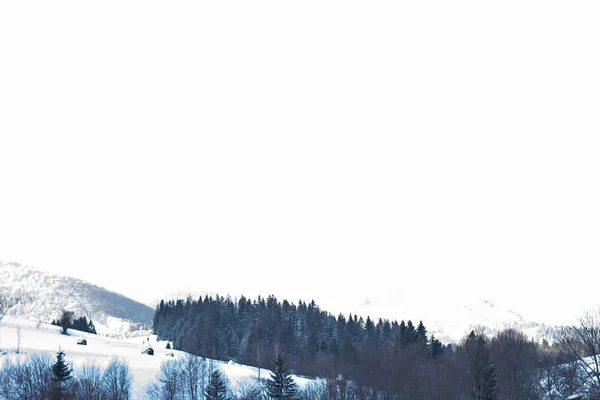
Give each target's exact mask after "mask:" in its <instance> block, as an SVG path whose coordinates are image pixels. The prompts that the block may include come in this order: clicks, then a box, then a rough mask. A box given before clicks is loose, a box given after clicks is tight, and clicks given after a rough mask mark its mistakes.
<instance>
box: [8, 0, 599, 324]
mask: <svg viewBox="0 0 600 400" xmlns="http://www.w3.org/2000/svg"><path fill="white" fill-rule="evenodd" d="M415 3H418V4H415ZM599 20H600V5H599V3H598V2H595V1H593V2H592V1H590V2H564V1H560V2H559V1H539V2H538V1H536V2H533V1H502V2H481V1H468V2H465V1H459V2H449V1H439V2H427V1H425V2H412V1H410V2H409V1H389V2H388V1H375V2H366V1H364V2H358V1H323V0H319V1H311V0H308V1H304V0H303V1H298V2H286V1H273V2H271V1H268V2H266V1H212V2H211V1H207V2H199V1H179V2H176V4H173V3H172V2H171V3H168V4H167V3H165V2H158V1H102V2H95V3H90V2H79V1H69V2H65V1H58V2H43V1H40V2H33V3H32V2H2V3H0V260H4V261H17V262H20V263H23V264H29V265H33V266H36V267H38V268H42V269H47V270H51V271H55V272H59V273H62V274H67V275H73V276H76V277H78V278H82V279H86V280H90V281H92V282H94V283H97V284H100V285H102V286H105V287H107V288H109V289H112V290H116V291H119V292H122V293H124V294H127V295H130V296H132V297H134V298H137V299H142V300H145V299H153V298H155V297H156V295H157V294H163V293H164V292H168V291H177V290H182V289H196V290H210V291H219V292H232V293H236V292H237V293H239V292H242V293H247V294H249V295H254V294H255V293H259V292H260V293H263V294H268V293H276V294H278V295H280V296H286V297H287V296H289V297H291V298H292V299H297V298H298V297H300V296H302V297H305V298H309V297H311V296H313V295H319V294H321V295H322V294H324V293H331V292H334V293H335V292H338V291H339V295H340V296H341V295H349V294H351V295H360V296H362V295H364V294H368V293H374V292H378V291H380V290H394V289H397V288H403V287H408V286H416V285H423V286H424V287H425V288H426V291H427V294H426V295H430V296H432V297H433V298H434V299H435V300H439V301H443V296H444V295H442V294H439V295H437V296H436V292H435V290H442V289H444V290H446V291H448V288H451V289H452V290H454V289H455V290H456V291H458V292H461V293H464V292H465V291H468V292H472V293H473V295H474V296H475V295H485V296H488V297H490V298H492V299H495V300H496V301H500V302H506V303H509V304H512V305H514V306H518V307H520V309H529V310H532V311H535V312H538V313H539V314H540V315H542V314H544V315H552V314H553V313H554V312H558V311H560V312H563V313H565V314H569V313H574V312H575V310H578V309H579V308H581V307H587V306H588V305H590V304H591V303H594V302H597V296H596V294H595V293H596V292H597V290H596V289H595V288H594V289H592V288H590V289H589V290H583V291H582V290H581V288H582V287H584V286H586V285H590V284H594V285H595V286H596V287H597V283H598V278H599V275H600V273H599V272H598V271H599V269H598V266H599V265H600V245H599V243H600V211H599V210H600V180H599V174H600V157H599V153H600V130H599V128H600V121H599V119H600V73H599V72H598V71H600V52H599V51H598V49H599V47H598V46H599V43H598V41H599V38H600V24H598V21H599ZM157 277H158V279H157ZM0 279H1V278H0ZM426 295H424V296H426ZM557 304H562V308H561V309H560V310H557V309H556V308H555V306H556V305H557Z"/></svg>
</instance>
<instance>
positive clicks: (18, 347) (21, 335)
mask: <svg viewBox="0 0 600 400" xmlns="http://www.w3.org/2000/svg"><path fill="white" fill-rule="evenodd" d="M22 338H23V332H21V326H20V325H19V326H17V354H19V353H20V352H21V339H22Z"/></svg>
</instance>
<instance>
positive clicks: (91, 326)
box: [87, 318, 97, 335]
mask: <svg viewBox="0 0 600 400" xmlns="http://www.w3.org/2000/svg"><path fill="white" fill-rule="evenodd" d="M87 331H88V332H89V333H93V334H94V335H96V334H97V332H96V326H94V323H93V322H92V319H91V318H90V322H89V323H88V327H87Z"/></svg>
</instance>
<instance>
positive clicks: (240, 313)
mask: <svg viewBox="0 0 600 400" xmlns="http://www.w3.org/2000/svg"><path fill="white" fill-rule="evenodd" d="M153 328H154V332H155V333H156V334H157V335H158V337H159V338H161V339H166V340H171V341H172V342H173V344H174V347H175V348H176V349H179V350H183V351H186V352H189V353H192V354H195V355H199V356H202V357H207V358H211V359H217V360H224V361H227V360H234V361H236V362H239V363H243V364H247V365H253V366H257V367H259V368H268V369H273V368H274V367H275V365H274V360H276V357H277V355H278V354H279V353H281V352H285V354H286V358H287V360H288V364H289V367H290V370H291V371H293V372H294V373H296V374H301V375H309V376H321V377H337V376H339V375H340V374H341V375H342V376H344V377H345V378H349V379H353V380H355V381H357V382H358V383H360V384H364V385H368V386H375V387H381V388H385V387H386V386H389V385H390V377H389V376H383V375H382V374H380V373H378V372H376V371H382V370H385V369H386V368H387V369H389V368H390V367H391V362H392V361H394V362H399V360H391V359H390V357H391V356H392V355H395V354H399V353H400V352H406V353H410V354H414V357H418V358H419V359H437V358H439V357H441V355H442V354H443V353H444V352H445V351H448V347H447V346H444V345H443V344H442V343H441V342H440V341H439V340H437V339H436V338H435V337H433V335H431V336H428V335H427V329H426V328H425V325H424V324H423V323H422V322H420V323H419V324H418V325H416V326H415V325H414V324H413V323H412V321H407V322H404V321H401V322H400V323H398V322H397V321H389V320H383V319H380V320H378V321H377V322H375V321H373V320H371V318H369V317H367V319H366V320H364V319H363V318H361V317H358V316H356V315H354V316H353V315H350V316H349V317H348V318H346V317H344V316H343V315H339V316H337V317H335V316H333V315H331V314H329V313H327V312H325V311H322V310H321V309H320V308H319V307H318V306H317V305H316V304H315V302H314V301H312V302H310V303H308V304H307V303H305V302H302V301H300V302H299V303H298V305H297V306H296V305H295V304H291V303H289V302H288V301H286V300H284V301H283V302H279V301H278V300H277V299H276V298H275V297H274V296H269V297H268V298H266V299H265V298H261V297H259V298H258V299H256V300H254V301H251V300H249V299H247V298H245V297H243V296H242V297H241V298H240V299H239V300H238V301H237V302H234V301H233V300H232V299H231V298H223V297H221V296H216V298H212V297H210V296H207V297H204V298H202V297H200V298H199V299H198V300H192V299H191V298H188V299H187V300H186V301H183V300H177V301H168V302H164V301H161V302H160V304H159V305H158V306H157V308H156V312H155V315H154V321H153ZM403 362H404V361H403Z"/></svg>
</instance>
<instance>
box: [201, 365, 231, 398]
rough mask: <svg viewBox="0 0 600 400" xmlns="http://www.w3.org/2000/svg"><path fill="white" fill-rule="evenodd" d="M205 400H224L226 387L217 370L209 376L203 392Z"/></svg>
mask: <svg viewBox="0 0 600 400" xmlns="http://www.w3.org/2000/svg"><path fill="white" fill-rule="evenodd" d="M205 395H206V399H207V400H226V399H227V397H226V396H227V385H226V384H225V380H224V379H223V377H222V376H221V373H220V372H219V370H218V369H215V370H214V371H213V373H212V374H211V375H210V382H209V383H208V386H207V387H206V391H205Z"/></svg>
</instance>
